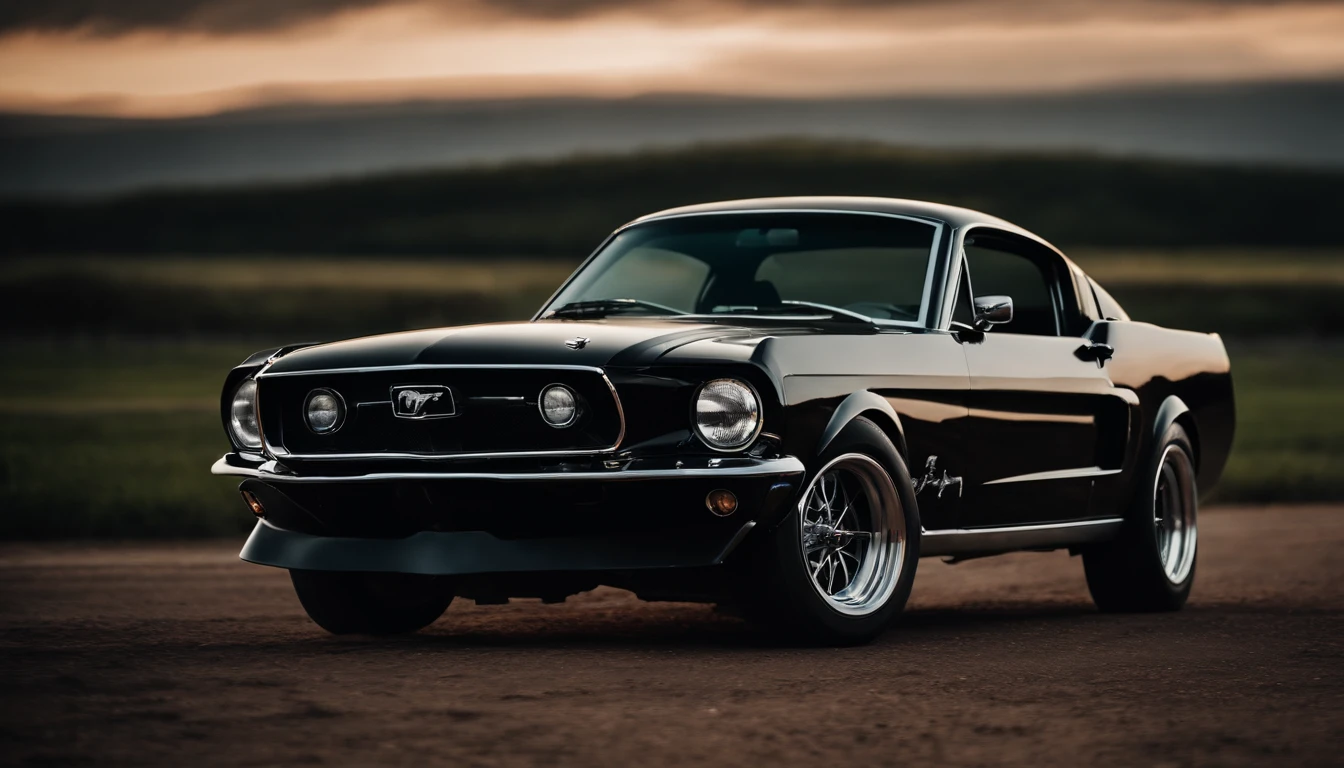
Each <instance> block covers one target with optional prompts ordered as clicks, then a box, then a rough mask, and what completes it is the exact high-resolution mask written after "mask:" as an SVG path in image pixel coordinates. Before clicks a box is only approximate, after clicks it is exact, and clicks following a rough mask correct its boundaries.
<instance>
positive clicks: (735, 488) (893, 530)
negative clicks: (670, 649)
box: [214, 197, 1234, 643]
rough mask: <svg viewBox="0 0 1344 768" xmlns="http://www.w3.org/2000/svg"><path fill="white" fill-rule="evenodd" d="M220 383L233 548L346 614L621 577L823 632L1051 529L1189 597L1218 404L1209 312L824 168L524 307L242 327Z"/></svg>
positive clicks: (703, 218)
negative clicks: (254, 346)
mask: <svg viewBox="0 0 1344 768" xmlns="http://www.w3.org/2000/svg"><path fill="white" fill-rule="evenodd" d="M221 411H222V414H221V415H222V416H223V419H224V423H225V426H226V431H227V432H228V435H229V439H230V441H231V442H232V444H233V450H232V451H231V452H230V453H228V454H227V455H225V456H224V457H223V458H222V459H220V460H219V462H218V463H216V464H215V467H214V472H215V473H216V474H221V475H237V476H241V477H244V478H245V479H244V480H243V482H242V485H241V486H240V490H241V491H242V495H243V498H244V500H245V501H246V503H247V504H248V506H249V507H250V509H251V511H252V512H253V514H255V515H256V517H257V518H258V519H257V523H256V528H255V530H254V531H253V533H252V535H251V537H250V538H249V539H248V541H247V544H246V545H245V546H244V548H243V551H242V555H241V556H242V558H243V559H244V560H246V561H249V562H253V563H259V564H263V565H271V566H276V567H280V568H286V569H288V570H289V572H290V574H291V576H292V580H293V583H294V587H295V589H296V591H297V592H298V597H299V600H300V602H302V604H303V606H304V608H305V609H306V610H307V612H308V615H309V616H310V617H312V619H313V620H314V621H315V622H316V623H317V624H319V625H321V626H322V627H324V628H326V629H327V630H330V631H332V632H337V633H347V632H355V633H394V632H413V631H415V630H418V629H420V628H422V627H425V626H426V625H428V624H430V623H431V622H433V621H435V620H436V619H437V618H439V616H441V615H442V614H443V612H444V610H445V609H446V608H447V606H448V604H449V602H450V601H451V600H452V599H453V598H454V597H462V598H467V599H474V600H476V601H477V602H482V603H489V602H504V601H506V600H508V599H509V598H511V597H534V598H541V599H543V600H547V601H561V600H564V599H565V598H566V597H567V596H569V595H572V594H576V593H578V592H581V591H584V590H588V589H592V588H594V587H596V586H598V585H601V584H607V585H613V586H617V587H621V588H625V589H629V590H633V591H634V592H635V593H636V594H637V595H639V596H640V597H642V598H644V599H650V600H700V601H707V602H716V603H724V604H726V605H733V606H736V607H737V609H738V610H740V611H741V613H742V614H743V615H745V616H747V617H748V618H750V619H752V620H754V621H758V622H760V623H762V624H763V625H764V626H767V627H770V628H772V630H773V631H775V632H778V633H780V634H781V636H787V637H790V638H796V639H800V640H803V641H808V642H821V643H854V642H863V641H866V640H868V639H871V638H872V637H874V636H875V635H876V634H877V633H879V632H880V631H881V630H882V629H883V627H884V626H886V625H887V624H888V623H889V622H890V620H891V619H892V618H893V617H894V616H896V615H897V614H898V613H899V612H900V611H901V610H902V608H903V607H904V605H905V602H906V599H907V597H908V596H909V594H910V589H911V586H912V584H913V581H914V577H915V568H916V566H917V564H918V562H919V558H920V557H921V556H938V557H943V558H946V559H947V560H948V561H952V562H955V561H958V560H962V559H966V558H972V557H980V556H984V555H993V554H998V553H1003V552H1012V551H1019V550H1051V549H1064V548H1067V549H1068V550H1069V551H1070V552H1073V553H1076V554H1081V555H1082V561H1083V567H1084V570H1085V572H1086V576H1087V583H1088V586H1089V587H1090V589H1091V592H1092V595H1093V597H1094V599H1095V601H1096V603H1097V605H1098V606H1099V607H1100V608H1101V609H1102V610H1106V611H1166V610H1174V609H1177V608H1179V607H1181V605H1182V604H1183V603H1184V602H1185V600H1186V597H1187V595H1188V594H1189V592H1190V586H1191V583H1192V582H1193V580H1194V574H1195V557H1196V550H1197V525H1196V523H1197V520H1196V512H1197V506H1198V499H1199V493H1200V492H1201V491H1207V490H1208V489H1210V488H1211V487H1212V486H1213V484H1214V483H1215V482H1216V481H1217V480H1218V477H1219V475H1220V473H1221V472H1222V470H1223V465H1224V463H1225V461H1226V459H1227V454H1228V450H1229V447H1230V445H1231V442H1232V433H1233V423H1234V410H1233V397H1232V381H1231V376H1230V373H1229V363H1228V357H1227V353H1226V351H1225V350H1224V348H1223V344H1222V341H1221V340H1220V339H1219V338H1218V337H1217V336H1216V335H1207V334H1201V333H1191V332H1186V331H1176V330H1167V329H1164V328H1158V327H1156V326H1153V325H1149V324H1146V323H1141V322H1134V321H1132V320H1130V319H1129V317H1128V316H1127V315H1126V314H1125V311H1124V310H1123V309H1121V308H1120V305H1119V304H1117V303H1116V301H1115V300H1114V299H1113V298H1112V297H1111V296H1110V295H1109V294H1108V293H1107V292H1106V291H1105V290H1103V289H1102V288H1101V286H1099V285H1098V284H1097V283H1096V281H1094V280H1092V279H1091V278H1089V277H1088V276H1087V275H1086V274H1084V273H1083V271H1082V270H1081V269H1079V268H1078V267H1077V266H1076V265H1075V264H1073V263H1072V262H1071V261H1070V260H1069V259H1067V258H1066V257H1065V256H1064V255H1063V254H1061V253H1060V252H1059V251H1058V250H1057V249H1055V248H1054V247H1052V246H1051V245H1050V244H1049V243H1047V242H1045V241H1044V240H1042V239H1041V238H1039V237H1037V236H1035V235H1033V234H1031V233H1029V232H1027V231H1025V230H1023V229H1021V228H1019V227H1016V226H1014V225H1012V224H1009V223H1008V222H1006V221H1002V220H1000V219H997V218H995V217H993V216H988V215H985V214H982V213H977V212H975V211H971V210H966V209H962V208H953V207H948V206H943V205H935V204H930V203H922V202H914V201H906V200H889V199H875V198H837V197H816V198H777V199H764V200H745V201H737V202H727V203H714V204H708V205H697V206H691V207H686V208H677V209H673V210H668V211H663V212H661V213H656V214H652V215H649V216H645V217H643V218H641V219H638V220H636V221H634V222H632V223H630V224H628V225H626V226H624V227H621V228H620V229H618V230H617V231H616V232H615V233H614V234H612V235H611V236H610V237H609V238H608V239H607V240H606V242H604V243H603V244H602V245H601V247H600V248H598V249H597V251H596V252H595V253H594V254H593V255H592V256H591V257H590V258H589V259H588V260H587V261H586V262H585V263H584V264H583V265H582V266H581V267H580V268H579V269H578V271H577V272H575V273H574V275H573V276H572V277H571V278H570V279H569V280H568V282H566V283H565V284H564V285H563V286H561V288H560V290H559V291H558V292H557V293H556V294H555V296H554V297H553V298H552V299H551V300H550V301H549V302H548V303H547V304H546V306H545V307H543V308H542V310H541V311H540V312H539V313H538V314H537V315H536V317H534V318H533V319H532V320H531V321H530V322H516V323H499V324H491V325H477V326H468V327H462V328H447V329H435V330H423V331H412V332H406V333H395V334H391V335H386V336H376V337H372V338H364V339H355V340H352V341H342V342H336V343H331V344H319V345H308V346H302V347H285V348H281V349H275V350H268V351H265V352H259V353H257V354H255V355H253V356H252V357H251V358H249V359H247V360H245V361H244V362H243V363H242V364H241V365H239V366H238V367H237V368H234V369H233V371H232V372H231V373H230V374H229V376H228V378H227V380H226V381H225V384H224V391H223V397H222V402H221Z"/></svg>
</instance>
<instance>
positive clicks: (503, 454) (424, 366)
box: [253, 363, 759, 461]
mask: <svg viewBox="0 0 1344 768" xmlns="http://www.w3.org/2000/svg"><path fill="white" fill-rule="evenodd" d="M440 368H443V369H450V368H462V369H486V370H488V369H495V370H534V371H536V370H545V371H588V372H590V373H596V374H597V375H599V376H601V377H602V381H603V383H605V384H606V385H607V390H608V391H609V392H611V399H612V400H613V401H615V403H616V416H617V418H618V419H619V420H620V422H621V429H620V431H619V432H617V433H616V441H615V442H614V443H612V444H611V445H610V446H607V447H605V448H577V449H573V450H561V451H491V452H488V453H388V452H382V453H320V454H310V453H287V452H286V451H284V450H283V449H277V448H276V447H275V446H273V445H271V443H270V442H269V441H268V440H267V439H266V433H265V432H264V431H263V432H262V433H261V439H262V445H263V447H264V449H265V451H266V454H267V455H268V456H274V457H276V458H294V459H304V460H308V461H324V460H327V459H335V460H339V459H494V458H507V457H523V458H526V457H529V456H593V455H595V454H599V453H611V452H612V451H615V450H618V449H619V448H620V447H621V443H622V442H624V441H625V431H626V430H625V407H624V406H623V405H622V404H621V396H620V394H618V393H617V392H616V385H614V384H612V383H611V379H610V378H608V376H607V372H606V371H604V370H603V369H601V368H598V367H597V366H593V365H528V364H524V363H502V364H499V365H491V364H488V363H417V364H413V365H374V366H357V367H353V368H321V369H317V370H312V371H281V372H279V373H269V374H268V373H266V372H265V371H262V372H259V373H257V374H256V376H254V377H253V378H256V379H261V378H263V377H265V378H270V377H272V376H307V375H314V376H315V375H318V374H331V373H372V372H377V371H412V370H421V371H423V370H435V369H440ZM757 397H758V402H759V395H758V396H757ZM257 401H258V403H260V401H261V390H260V388H258V390H257ZM360 405H363V404H362V403H361V404H360ZM257 425H258V428H260V425H261V412H260V406H258V411H257Z"/></svg>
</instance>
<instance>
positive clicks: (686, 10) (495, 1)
mask: <svg viewBox="0 0 1344 768" xmlns="http://www.w3.org/2000/svg"><path fill="white" fill-rule="evenodd" d="M1333 1H1337V0H1305V3H1303V2H1298V3H1292V2H1285V1H1284V0H1182V1H1181V2H1175V3H1172V2H1158V1H1157V0H1114V1H1113V2H1107V3H1095V2H1092V1H1091V0H1032V2H1025V3H1022V2H1015V3H1011V4H1010V3H1002V2H999V1H998V0H953V1H952V2H946V0H944V1H943V2H939V0H6V2H2V3H0V35H4V34H14V33H23V32H48V33H49V32H79V33H83V34H87V35H93V36H115V35H120V34H127V33H134V32H145V31H155V32H196V33H206V34H216V35H231V34H243V33H251V32H265V31H273V30H279V29H285V28H289V27H294V26H298V25H302V24H304V23H308V22H315V21H321V20H324V19H327V18H330V17H332V16H335V15H338V14H342V13H346V12H350V11H358V10H368V9H373V8H380V7H387V6H396V5H416V6H421V7H425V8H432V9H433V10H434V11H436V12H438V13H441V14H442V15H443V16H445V17H449V18H453V17H456V18H469V19H475V20H477V21H483V20H490V19H493V20H496V21H498V20H520V21H527V20H536V21H568V20H578V19H584V18H590V17H594V16H604V15H613V14H626V15H640V16H653V17H658V18H661V19H667V20H669V21H676V20H678V19H685V18H705V17H707V16H709V17H712V16H735V17H740V16H743V15H749V14H755V13H776V12H781V11H782V12H790V11H792V12H800V11H801V12H808V11H811V12H818V13H826V14H828V15H832V16H836V15H843V14H845V13H847V12H863V11H882V10H898V9H905V10H913V11H925V12H929V13H934V14H936V15H937V16H939V17H940V18H943V19H947V18H949V17H951V16H960V17H962V18H963V19H975V18H977V17H979V18H985V17H989V18H993V19H997V20H1005V21H1012V20H1018V21H1028V22H1041V21H1053V22H1059V21H1062V20H1066V19H1079V18H1087V17H1091V16H1105V17H1114V16H1117V15H1119V16H1159V17H1160V16H1167V15H1172V14H1180V15H1186V14H1191V13H1194V14H1198V13H1209V12H1216V11H1218V10H1220V9H1229V8H1237V7H1247V6H1273V5H1292V4H1329V3H1331V2H1333Z"/></svg>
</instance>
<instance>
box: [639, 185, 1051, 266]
mask: <svg viewBox="0 0 1344 768" xmlns="http://www.w3.org/2000/svg"><path fill="white" fill-rule="evenodd" d="M750 211H836V212H839V213H876V214H894V215H898V216H912V217H915V218H921V219H929V220H932V221H941V222H945V223H946V224H947V225H948V226H950V227H952V228H953V229H961V228H963V227H969V226H975V225H983V226H988V227H995V228H997V229H1001V230H1004V231H1006V232H1012V233H1015V234H1018V235H1022V236H1023V237H1026V238H1029V239H1031V240H1035V241H1036V242H1038V243H1040V244H1041V245H1044V246H1045V247H1047V248H1049V249H1050V250H1052V251H1054V252H1055V254H1056V255H1057V256H1059V257H1061V258H1063V259H1064V260H1065V261H1067V262H1069V264H1071V265H1072V263H1073V262H1072V261H1071V260H1070V259H1069V258H1068V257H1067V256H1065V255H1064V252H1063V251H1061V250H1060V249H1059V248H1056V247H1055V246H1054V244H1053V243H1051V242H1050V241H1048V240H1046V239H1045V238H1043V237H1041V236H1040V235H1038V234H1036V233H1035V232H1031V231H1029V230H1026V229H1023V228H1022V227H1019V226H1017V225H1016V224H1014V223H1012V222H1010V221H1006V220H1004V219H1001V218H999V217H998V216H991V215H989V214H988V213H983V212H981V211H976V210H973V209H970V208H960V207H958V206H955V205H944V204H942V203H930V202H927V201H924V200H904V199H901V198H897V197H859V196H838V195H816V196H811V197H755V198H747V199H744V200H723V201H720V202H717V203H700V204H698V205H683V206H681V207H678V208H668V209H667V210H663V211H658V212H657V213H650V214H647V215H645V216H640V217H639V218H638V219H635V220H634V221H632V222H630V223H629V224H626V225H625V226H626V227H628V226H631V225H633V224H639V223H642V222H646V221H654V220H656V219H663V218H672V217H676V216H696V215H701V214H709V213H736V212H741V213H746V212H750ZM624 228H625V227H622V229H624Z"/></svg>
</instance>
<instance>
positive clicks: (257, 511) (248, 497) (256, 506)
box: [243, 491, 266, 517]
mask: <svg viewBox="0 0 1344 768" xmlns="http://www.w3.org/2000/svg"><path fill="white" fill-rule="evenodd" d="M243 501H245V502H247V507H248V509H251V510H252V514H254V515H256V516H257V517H265V516H266V509H265V508H264V507H262V506H261V500H260V499H258V498H257V497H256V496H255V495H254V494H253V493H252V492H251V491H243Z"/></svg>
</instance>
